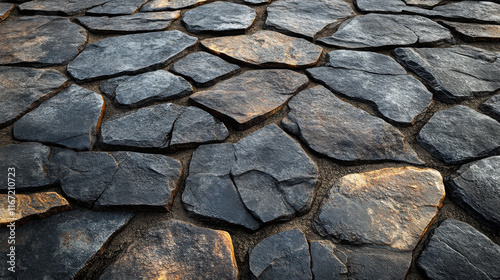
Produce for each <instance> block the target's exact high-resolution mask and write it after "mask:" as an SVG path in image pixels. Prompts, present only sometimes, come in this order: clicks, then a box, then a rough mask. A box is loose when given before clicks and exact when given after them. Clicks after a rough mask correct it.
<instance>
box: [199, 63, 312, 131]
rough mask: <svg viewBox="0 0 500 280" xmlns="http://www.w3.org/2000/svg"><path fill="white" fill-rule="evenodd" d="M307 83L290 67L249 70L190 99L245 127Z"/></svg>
mask: <svg viewBox="0 0 500 280" xmlns="http://www.w3.org/2000/svg"><path fill="white" fill-rule="evenodd" d="M307 83H308V79H307V77H306V76H305V75H302V74H299V73H297V72H294V71H291V70H250V71H247V72H245V73H243V74H241V75H239V76H236V77H234V78H231V79H228V80H225V81H222V82H220V83H218V84H217V85H215V86H214V87H213V88H211V89H209V90H205V91H200V92H197V93H195V94H193V95H191V97H190V100H192V101H194V102H196V103H198V104H199V105H201V106H203V107H204V108H207V109H208V110H210V111H211V112H214V113H215V114H217V115H222V116H224V117H227V118H229V120H230V121H231V122H232V123H233V124H235V125H236V126H237V127H238V128H245V127H248V126H251V125H253V124H255V123H258V122H260V121H262V120H263V119H264V118H266V117H268V116H270V115H272V114H274V113H275V112H276V111H278V110H279V109H280V108H281V107H282V106H283V105H284V104H285V103H286V102H287V101H288V100H289V99H290V98H291V97H292V96H293V94H295V93H296V92H297V91H298V90H300V89H301V88H303V87H304V86H305V85H306V84H307Z"/></svg>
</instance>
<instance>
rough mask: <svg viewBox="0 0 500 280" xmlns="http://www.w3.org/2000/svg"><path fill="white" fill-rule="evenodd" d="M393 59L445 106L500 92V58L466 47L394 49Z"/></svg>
mask: <svg viewBox="0 0 500 280" xmlns="http://www.w3.org/2000/svg"><path fill="white" fill-rule="evenodd" d="M394 54H395V56H396V59H397V60H398V61H399V62H400V63H402V64H404V65H405V66H406V67H408V69H410V70H411V71H412V72H414V73H415V74H417V75H418V76H419V77H421V78H422V79H423V80H424V81H425V82H426V83H427V84H428V85H429V86H430V87H432V88H433V89H434V91H435V92H436V94H437V96H438V97H439V98H440V99H441V100H443V101H445V102H454V101H459V100H463V99H469V98H471V97H473V96H476V95H481V94H488V93H492V92H494V91H496V90H498V89H500V59H498V58H499V57H500V54H499V53H497V52H488V51H485V50H482V49H478V48H473V47H469V46H454V47H451V48H397V49H395V50H394Z"/></svg>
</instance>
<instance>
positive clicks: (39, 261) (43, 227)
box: [0, 210, 133, 279]
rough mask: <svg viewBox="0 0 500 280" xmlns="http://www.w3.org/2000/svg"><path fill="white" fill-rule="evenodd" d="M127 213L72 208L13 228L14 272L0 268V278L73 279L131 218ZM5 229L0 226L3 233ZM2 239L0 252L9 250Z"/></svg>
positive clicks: (6, 232)
mask: <svg viewBox="0 0 500 280" xmlns="http://www.w3.org/2000/svg"><path fill="white" fill-rule="evenodd" d="M132 216H133V215H132V214H130V213H116V212H115V213H109V212H108V213H106V212H91V211H85V210H75V211H69V212H63V213H60V214H56V215H53V216H50V217H48V218H45V219H42V220H36V221H31V222H29V223H27V224H25V225H23V226H21V227H18V228H16V245H15V247H16V253H17V252H29V254H22V255H23V257H22V258H16V272H15V273H14V274H10V272H9V271H8V270H7V269H2V270H1V271H0V277H8V276H15V277H16V279H72V278H73V277H74V276H75V275H76V274H77V273H78V272H79V271H80V270H81V269H82V268H83V267H84V266H85V264H86V263H87V262H88V261H89V260H90V259H92V257H93V256H94V255H96V254H97V253H98V251H100V250H103V248H102V247H103V245H104V244H105V243H106V242H108V240H109V239H110V238H111V237H112V236H113V235H114V234H115V233H116V232H117V231H119V230H120V229H121V228H122V227H123V226H125V225H126V224H127V222H128V221H129V220H130V218H132ZM8 231H9V229H8V228H2V229H0V234H2V236H7V235H8ZM9 246H10V245H9V244H7V242H3V243H2V244H1V245H0V252H1V254H2V255H4V256H5V255H6V254H8V253H9V252H10V250H9Z"/></svg>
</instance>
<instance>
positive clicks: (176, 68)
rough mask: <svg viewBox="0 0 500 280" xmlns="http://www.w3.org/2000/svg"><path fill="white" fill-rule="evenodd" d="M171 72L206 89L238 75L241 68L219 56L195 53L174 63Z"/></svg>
mask: <svg viewBox="0 0 500 280" xmlns="http://www.w3.org/2000/svg"><path fill="white" fill-rule="evenodd" d="M170 71H172V72H174V73H176V74H179V75H182V76H184V77H187V78H189V79H191V80H193V81H194V83H195V84H196V85H197V86H200V87H206V86H211V85H213V84H215V83H216V82H218V81H219V80H222V79H224V78H227V77H229V76H231V75H233V74H235V73H238V72H239V71H240V67H239V66H238V65H236V64H232V63H229V62H226V61H225V60H223V59H222V58H219V57H218V56H215V55H212V54H209V53H206V52H195V53H191V54H189V55H187V56H186V57H184V58H183V59H181V60H179V61H177V62H176V63H174V65H173V66H172V67H171V68H170Z"/></svg>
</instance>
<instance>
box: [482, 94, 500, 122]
mask: <svg viewBox="0 0 500 280" xmlns="http://www.w3.org/2000/svg"><path fill="white" fill-rule="evenodd" d="M479 108H480V109H481V110H482V111H483V112H485V113H486V114H488V115H490V116H491V117H492V118H494V119H496V120H497V121H499V122H500V95H495V96H493V97H491V98H490V99H488V100H486V102H484V103H483V104H481V105H479Z"/></svg>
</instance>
